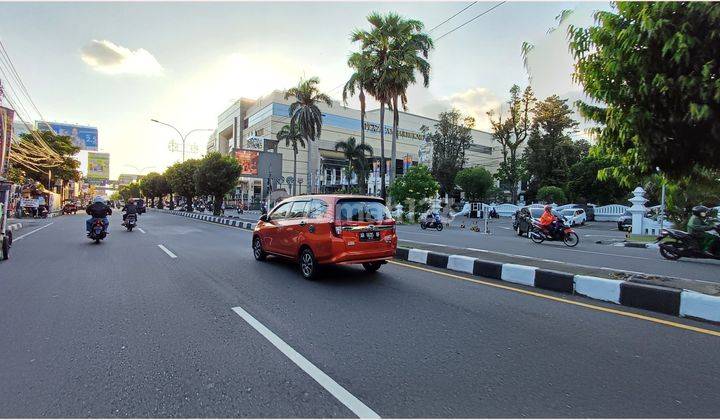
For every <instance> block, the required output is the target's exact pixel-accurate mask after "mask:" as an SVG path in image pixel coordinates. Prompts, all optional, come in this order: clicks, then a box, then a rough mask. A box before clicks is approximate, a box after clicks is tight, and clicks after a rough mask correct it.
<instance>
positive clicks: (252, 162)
mask: <svg viewBox="0 0 720 420" xmlns="http://www.w3.org/2000/svg"><path fill="white" fill-rule="evenodd" d="M259 156H260V152H258V151H257V150H243V149H240V150H236V151H235V159H237V161H238V163H239V164H240V165H241V166H242V169H241V170H240V175H250V176H257V175H258V158H259Z"/></svg>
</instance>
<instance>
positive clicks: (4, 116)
mask: <svg viewBox="0 0 720 420" xmlns="http://www.w3.org/2000/svg"><path fill="white" fill-rule="evenodd" d="M14 117H15V111H13V110H12V109H10V108H5V107H3V106H0V175H3V176H4V174H5V172H6V170H7V161H8V157H9V152H10V138H11V137H12V132H13V118H14Z"/></svg>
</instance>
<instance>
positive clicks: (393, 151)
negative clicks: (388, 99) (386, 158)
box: [390, 96, 400, 184]
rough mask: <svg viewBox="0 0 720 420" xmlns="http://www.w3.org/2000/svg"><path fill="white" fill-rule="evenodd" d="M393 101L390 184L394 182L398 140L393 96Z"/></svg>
mask: <svg viewBox="0 0 720 420" xmlns="http://www.w3.org/2000/svg"><path fill="white" fill-rule="evenodd" d="M392 101H393V105H392V107H393V131H392V143H391V145H390V160H391V163H390V184H392V183H393V182H395V171H396V163H395V161H396V159H397V139H398V123H399V122H400V112H399V111H398V97H397V96H395V97H393V99H392Z"/></svg>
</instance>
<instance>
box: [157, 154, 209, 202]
mask: <svg viewBox="0 0 720 420" xmlns="http://www.w3.org/2000/svg"><path fill="white" fill-rule="evenodd" d="M199 165H200V161H199V160H197V159H188V160H186V161H185V162H178V163H176V164H174V165H172V166H170V167H169V168H167V170H166V171H165V177H166V178H167V182H168V184H169V185H170V189H171V190H172V192H174V193H175V194H177V195H179V196H180V197H184V198H185V204H186V207H187V211H193V208H192V201H193V197H195V194H196V188H195V172H196V171H197V168H198V166H199Z"/></svg>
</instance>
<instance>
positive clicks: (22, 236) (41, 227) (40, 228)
mask: <svg viewBox="0 0 720 420" xmlns="http://www.w3.org/2000/svg"><path fill="white" fill-rule="evenodd" d="M53 223H55V222H51V223H48V224H47V225H45V226H40V227H39V228H37V229H35V230H31V231H30V232H28V233H26V234H24V235H20V236H18V237H17V238H13V242H15V241H19V240H20V239H22V238H24V237H26V236H29V235H32V234H33V233H35V232H37V231H38V230H42V229H45V228H46V227H48V226H50V225H52V224H53Z"/></svg>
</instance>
